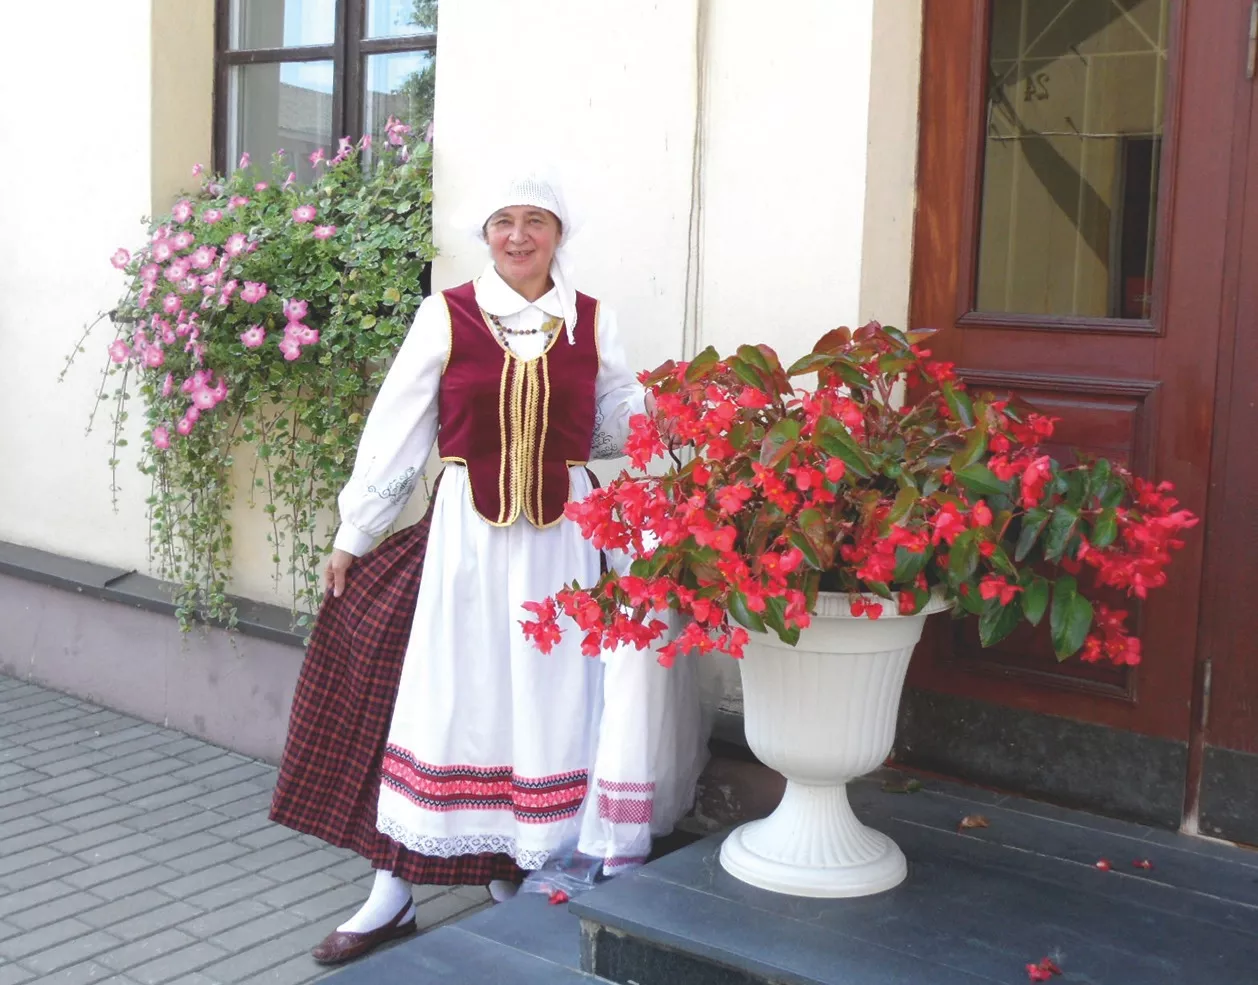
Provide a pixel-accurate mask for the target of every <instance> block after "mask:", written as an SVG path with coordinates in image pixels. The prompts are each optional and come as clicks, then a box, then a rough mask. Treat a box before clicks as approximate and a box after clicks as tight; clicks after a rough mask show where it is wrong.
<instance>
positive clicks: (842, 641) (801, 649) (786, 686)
mask: <svg viewBox="0 0 1258 985" xmlns="http://www.w3.org/2000/svg"><path fill="white" fill-rule="evenodd" d="M880 601H881V600H880ZM948 607H949V603H947V602H944V601H942V600H940V599H938V598H932V599H931V601H930V602H929V603H928V604H927V606H926V607H925V608H924V609H923V611H922V612H920V613H917V614H916V615H912V616H901V615H899V614H898V613H896V612H895V611H894V606H893V604H892V603H890V602H885V601H884V602H883V612H884V615H883V616H882V617H881V618H879V619H876V620H873V619H868V618H866V617H864V616H860V617H857V616H853V615H852V614H851V610H850V608H849V601H848V596H847V595H840V594H834V593H830V592H823V593H821V594H820V595H819V596H818V599H817V609H816V613H815V615H814V616H813V620H812V625H811V626H809V627H808V628H807V629H805V630H803V632H801V633H800V637H799V643H798V645H796V646H793V647H792V646H788V645H787V644H785V643H783V642H781V641H780V640H779V639H778V638H777V636H776V635H774V634H771V633H756V634H753V636H752V641H751V643H750V644H748V646H747V647H746V655H745V656H744V658H743V659H742V661H740V668H741V672H742V678H743V713H744V718H745V722H746V730H747V742H748V745H750V746H751V749H752V751H753V752H754V753H755V754H756V755H757V756H758V757H759V759H760V761H761V762H763V763H765V764H766V765H767V766H770V767H772V768H773V769H775V770H777V771H778V772H779V773H781V774H782V775H783V776H785V777H786V792H785V793H784V794H783V796H782V802H781V804H779V805H778V808H777V810H775V811H774V812H773V813H772V814H770V815H769V816H768V817H766V818H764V819H763V820H759V821H751V822H749V823H747V824H744V825H742V826H740V827H738V828H735V829H734V830H733V831H732V832H731V833H730V835H729V837H728V838H726V840H725V842H724V844H723V845H722V847H721V866H722V867H723V868H724V869H725V870H726V871H727V872H729V873H730V874H731V875H733V876H735V877H737V878H738V879H741V880H742V881H743V882H747V883H750V884H751V885H753V886H759V887H760V888H762V889H769V890H773V891H774V892H778V893H788V894H790V895H793V896H814V897H844V896H868V895H871V894H873V893H880V892H883V891H884V890H888V889H891V888H893V887H894V886H897V885H899V884H900V883H901V882H903V881H904V878H905V876H906V875H907V874H908V865H907V863H906V862H905V860H904V854H903V853H902V852H901V851H900V849H899V848H898V847H897V846H896V844H895V842H893V841H892V840H891V839H890V838H888V837H887V836H886V835H884V834H882V833H881V832H879V831H874V830H872V829H871V828H867V827H866V826H865V825H863V824H861V822H860V821H858V820H857V819H856V815H855V814H853V813H852V808H851V806H850V805H849V804H848V800H847V783H848V781H849V780H853V779H855V778H856V777H859V776H863V775H864V774H865V773H868V772H870V771H871V770H874V769H877V768H878V766H880V765H881V764H882V763H883V761H884V760H885V759H886V758H887V755H888V754H889V753H890V752H891V745H892V742H893V741H894V739H895V725H896V713H897V711H898V709H899V706H900V693H901V691H902V690H903V687H904V675H905V673H906V672H907V671H908V666H909V658H910V657H911V656H912V655H913V647H915V646H916V645H917V641H918V640H919V639H921V635H922V628H923V626H924V625H925V623H926V617H927V616H928V615H930V614H932V613H935V612H942V611H944V610H945V609H947V608H948Z"/></svg>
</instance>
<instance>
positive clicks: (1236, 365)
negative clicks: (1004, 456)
mask: <svg viewBox="0 0 1258 985" xmlns="http://www.w3.org/2000/svg"><path fill="white" fill-rule="evenodd" d="M1253 10H1254V13H1253V17H1254V22H1253V32H1254V34H1255V35H1256V36H1255V37H1254V39H1253V41H1252V42H1251V44H1252V47H1251V49H1250V50H1251V51H1254V56H1251V57H1258V4H1255V5H1254V7H1253ZM1247 62H1248V64H1247V66H1246V71H1245V72H1244V73H1242V75H1241V82H1240V84H1239V85H1238V87H1237V96H1236V99H1237V104H1238V106H1237V120H1238V124H1237V126H1236V127H1235V129H1234V134H1235V141H1234V144H1233V153H1232V160H1233V162H1234V165H1233V176H1234V177H1233V181H1232V184H1231V194H1232V202H1233V203H1234V204H1233V207H1232V215H1231V220H1230V222H1229V226H1228V233H1229V236H1228V242H1227V260H1228V264H1227V268H1226V274H1225V278H1224V282H1223V296H1224V307H1223V315H1224V319H1223V335H1222V338H1221V340H1220V341H1221V346H1220V352H1221V354H1222V356H1221V359H1220V365H1219V397H1218V400H1217V406H1218V413H1217V414H1216V417H1215V425H1214V433H1215V441H1214V461H1213V465H1212V467H1211V482H1210V507H1209V512H1208V514H1207V542H1206V545H1207V547H1206V587H1205V598H1204V602H1203V606H1202V620H1201V630H1202V631H1201V636H1200V640H1201V646H1200V650H1199V660H1200V677H1201V687H1200V691H1201V694H1200V697H1199V700H1198V705H1197V709H1196V719H1197V722H1198V723H1200V725H1201V726H1203V727H1202V729H1201V733H1200V741H1199V742H1197V743H1196V744H1195V745H1194V748H1193V753H1194V757H1193V760H1192V766H1193V779H1194V781H1196V780H1198V778H1199V790H1200V796H1199V799H1197V800H1196V801H1194V799H1193V798H1191V797H1190V800H1189V808H1190V814H1189V819H1190V823H1191V822H1193V821H1197V822H1198V828H1199V830H1200V831H1201V832H1202V833H1203V834H1209V835H1214V836H1218V837H1223V838H1229V839H1232V840H1235V841H1244V842H1248V843H1249V844H1254V845H1258V602H1256V601H1255V598H1254V595H1255V591H1256V590H1258V96H1256V95H1255V91H1254V90H1255V86H1258V83H1256V82H1255V81H1254V74H1255V71H1254V69H1255V68H1258V66H1254V67H1251V66H1253V62H1249V61H1248V59H1247Z"/></svg>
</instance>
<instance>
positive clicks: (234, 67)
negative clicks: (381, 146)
mask: <svg viewBox="0 0 1258 985" xmlns="http://www.w3.org/2000/svg"><path fill="white" fill-rule="evenodd" d="M217 17H218V20H217V39H216V52H215V55H216V57H215V97H214V99H215V106H214V164H215V166H216V167H217V168H218V169H219V170H220V171H226V170H228V169H229V168H234V167H235V166H236V162H237V161H238V160H239V159H240V155H241V153H242V152H244V151H248V152H249V154H250V155H251V157H252V158H253V160H254V161H255V162H257V163H259V164H264V163H265V162H266V161H267V160H268V159H269V158H270V157H271V155H272V154H274V153H275V152H276V151H278V150H280V149H283V150H284V151H285V154H286V159H287V160H289V161H291V162H293V163H292V167H293V169H294V170H295V171H296V172H297V176H298V178H299V179H302V180H305V179H309V178H310V177H311V176H312V174H313V166H312V165H311V164H310V160H309V158H310V155H311V154H312V153H313V152H314V151H316V150H318V149H320V148H322V149H324V150H325V151H327V150H329V149H332V150H334V149H335V147H336V143H337V140H338V139H339V138H340V137H342V136H348V137H351V138H353V139H354V140H355V141H356V140H357V139H358V137H359V136H360V135H361V134H364V133H367V134H370V135H371V137H372V140H373V141H380V140H383V139H384V128H385V123H386V121H387V120H388V118H389V117H390V116H396V117H398V118H400V119H402V120H404V121H405V122H407V123H409V124H410V125H411V126H413V127H415V128H416V131H417V132H419V133H421V134H422V133H423V132H424V131H425V129H426V128H427V127H429V126H430V125H431V123H432V107H433V92H434V81H435V70H436V53H437V0H218V8H217ZM329 156H331V155H329Z"/></svg>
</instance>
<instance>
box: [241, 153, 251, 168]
mask: <svg viewBox="0 0 1258 985" xmlns="http://www.w3.org/2000/svg"><path fill="white" fill-rule="evenodd" d="M248 166H249V152H248V151H245V152H244V153H243V154H241V155H240V167H242V168H247V167H248Z"/></svg>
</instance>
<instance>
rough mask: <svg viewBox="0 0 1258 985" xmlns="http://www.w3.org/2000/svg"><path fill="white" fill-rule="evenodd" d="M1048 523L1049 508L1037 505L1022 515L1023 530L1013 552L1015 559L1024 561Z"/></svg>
mask: <svg viewBox="0 0 1258 985" xmlns="http://www.w3.org/2000/svg"><path fill="white" fill-rule="evenodd" d="M1046 523H1048V510H1046V509H1043V508H1042V507H1039V506H1036V507H1033V508H1032V509H1029V510H1027V511H1026V514H1025V515H1024V516H1023V517H1022V532H1021V533H1019V534H1018V546H1017V548H1016V549H1015V550H1014V552H1013V558H1014V560H1015V561H1022V560H1024V559H1025V558H1026V556H1027V555H1028V554H1030V553H1031V548H1033V547H1034V546H1035V542H1036V541H1037V540H1039V537H1040V533H1041V532H1042V531H1043V530H1044V525H1045V524H1046Z"/></svg>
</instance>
